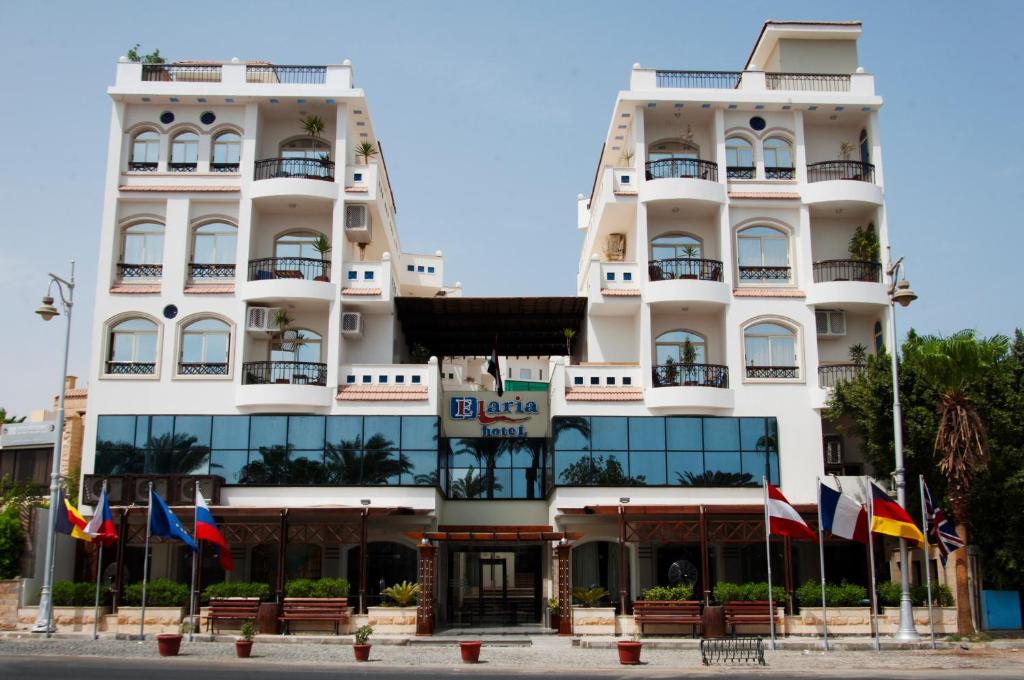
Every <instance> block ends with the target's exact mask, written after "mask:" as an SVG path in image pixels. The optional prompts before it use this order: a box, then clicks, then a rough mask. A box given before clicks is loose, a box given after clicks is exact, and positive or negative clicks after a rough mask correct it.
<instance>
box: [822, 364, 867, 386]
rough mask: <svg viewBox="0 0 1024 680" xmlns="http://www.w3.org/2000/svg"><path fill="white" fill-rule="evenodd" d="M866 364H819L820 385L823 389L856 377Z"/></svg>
mask: <svg viewBox="0 0 1024 680" xmlns="http://www.w3.org/2000/svg"><path fill="white" fill-rule="evenodd" d="M864 368H865V366H864V364H826V365H824V366H818V386H819V387H821V388H823V389H828V388H830V387H835V386H836V385H838V384H839V383H842V382H848V381H850V380H853V379H854V378H856V377H857V376H858V375H859V374H860V373H861V372H862V371H863V370H864Z"/></svg>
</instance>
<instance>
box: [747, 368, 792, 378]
mask: <svg viewBox="0 0 1024 680" xmlns="http://www.w3.org/2000/svg"><path fill="white" fill-rule="evenodd" d="M746 368H747V377H748V378H755V379H757V380H793V379H795V378H799V377H800V368H799V367H797V366H747V367H746Z"/></svg>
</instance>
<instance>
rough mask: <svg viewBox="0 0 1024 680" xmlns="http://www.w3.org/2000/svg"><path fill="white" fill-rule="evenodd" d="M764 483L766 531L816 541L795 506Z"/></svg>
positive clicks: (772, 487)
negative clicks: (766, 516) (766, 498)
mask: <svg viewBox="0 0 1024 680" xmlns="http://www.w3.org/2000/svg"><path fill="white" fill-rule="evenodd" d="M765 484H766V485H767V487H768V532H769V533H771V534H775V535H777V536H789V537H790V538H796V539H802V540H805V541H814V542H815V543H817V541H818V537H817V536H815V535H814V532H813V531H811V528H810V527H809V526H807V522H805V521H804V519H803V517H801V516H800V513H799V512H797V511H796V508H794V507H793V506H792V505H790V503H789V501H787V500H786V497H785V496H783V495H782V492H781V491H779V490H778V489H776V488H775V487H774V486H772V485H771V484H768V482H765Z"/></svg>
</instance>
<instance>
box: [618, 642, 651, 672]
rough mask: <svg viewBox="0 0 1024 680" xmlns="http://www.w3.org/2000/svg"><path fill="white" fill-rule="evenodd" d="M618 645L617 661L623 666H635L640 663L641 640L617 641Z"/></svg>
mask: <svg viewBox="0 0 1024 680" xmlns="http://www.w3.org/2000/svg"><path fill="white" fill-rule="evenodd" d="M616 644H617V645H618V647H619V663H621V664H622V665H624V666H635V665H637V664H638V663H640V649H641V648H642V647H643V646H644V643H642V642H617V643H616Z"/></svg>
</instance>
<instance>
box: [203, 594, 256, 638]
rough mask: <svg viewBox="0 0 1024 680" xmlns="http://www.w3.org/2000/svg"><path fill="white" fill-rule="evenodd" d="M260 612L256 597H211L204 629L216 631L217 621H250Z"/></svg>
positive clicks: (254, 620) (254, 619)
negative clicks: (215, 624)
mask: <svg viewBox="0 0 1024 680" xmlns="http://www.w3.org/2000/svg"><path fill="white" fill-rule="evenodd" d="M259 614H260V599H259V598H258V597H211V598H210V605H209V608H208V609H207V610H206V630H208V631H211V632H213V633H216V632H217V630H216V627H215V626H214V623H215V622H217V621H227V620H231V621H252V622H253V623H254V624H255V623H256V619H257V618H258V617H259Z"/></svg>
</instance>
